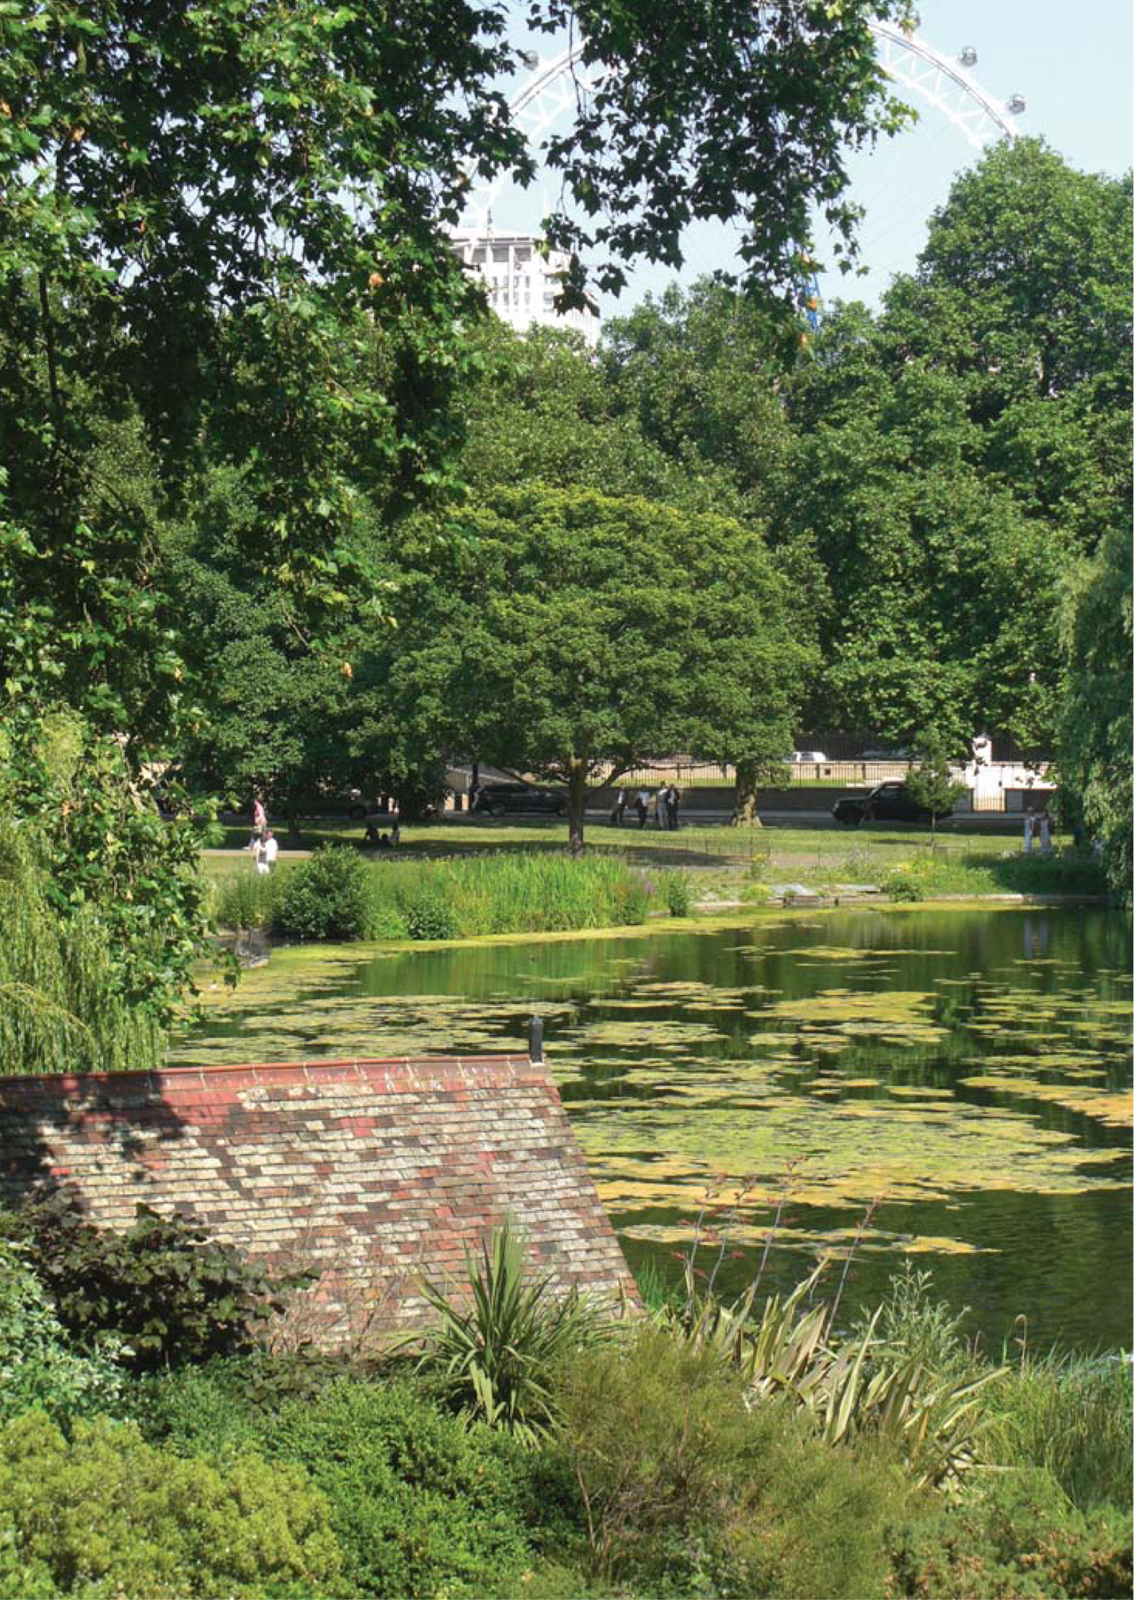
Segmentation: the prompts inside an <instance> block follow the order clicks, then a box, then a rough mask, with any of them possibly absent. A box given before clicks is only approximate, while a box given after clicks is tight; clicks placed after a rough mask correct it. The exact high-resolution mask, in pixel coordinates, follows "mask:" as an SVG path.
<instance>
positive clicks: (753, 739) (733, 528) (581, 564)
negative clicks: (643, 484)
mask: <svg viewBox="0 0 1134 1600" xmlns="http://www.w3.org/2000/svg"><path fill="white" fill-rule="evenodd" d="M460 523H461V529H462V534H463V539H462V542H461V543H460V545H459V546H457V547H455V548H454V551H453V553H452V557H451V568H450V571H449V573H448V575H447V577H446V580H445V582H444V584H443V586H442V589H441V591H440V592H439V593H438V597H437V602H436V607H435V610H434V611H433V612H432V613H430V614H427V615H424V616H423V614H422V611H421V610H420V609H419V611H418V619H417V623H416V630H415V639H416V641H418V642H416V644H414V643H411V642H410V641H409V640H405V641H404V642H403V646H402V649H401V651H400V656H401V664H400V667H399V672H400V673H401V674H403V675H404V676H403V677H402V680H401V682H402V687H401V688H400V689H394V688H392V689H391V694H392V695H393V696H394V699H395V703H396V702H397V701H398V700H400V699H401V698H403V697H404V696H406V695H407V694H408V698H409V699H410V701H412V702H414V703H416V705H417V706H418V708H419V711H420V708H421V707H422V706H423V705H424V704H426V703H429V704H430V705H432V706H433V707H434V708H435V710H436V715H437V717H438V718H439V722H440V728H441V730H442V737H444V733H445V731H446V730H447V732H448V738H449V741H450V746H451V747H452V743H453V741H459V745H460V746H462V747H464V748H466V749H475V750H477V751H479V752H480V753H481V755H482V756H483V758H484V759H489V760H493V761H496V762H500V763H504V764H506V765H510V766H513V767H517V768H520V769H521V770H524V771H528V772H531V773H533V774H535V775H537V776H539V777H542V778H545V779H552V780H556V781H559V782H562V783H564V784H565V785H566V787H567V792H568V807H569V817H570V837H571V843H572V847H573V848H575V849H578V848H581V846H582V842H583V814H584V807H585V802H586V796H587V789H588V785H590V784H591V783H592V782H593V781H594V780H595V779H596V778H601V779H605V781H608V782H613V781H616V780H617V778H618V777H619V775H620V774H622V773H624V772H626V771H628V770H630V769H631V768H632V767H634V766H636V765H638V764H639V763H640V762H641V761H642V760H643V759H648V758H650V757H656V756H658V755H659V754H664V753H678V752H679V753H681V754H682V755H684V756H687V757H691V758H692V759H694V760H701V761H723V762H741V761H746V760H758V761H762V762H770V761H772V760H774V759H775V758H776V757H779V756H782V754H783V752H784V750H785V749H787V748H789V747H790V743H791V735H792V728H793V723H794V718H795V714H796V710H797V707H798V704H799V700H800V696H801V694H802V691H803V686H804V680H805V678H806V675H807V673H808V671H809V670H810V669H811V668H812V666H813V664H814V656H813V652H812V650H811V649H810V648H809V645H808V643H807V640H806V634H805V633H804V632H803V631H801V629H800V627H799V619H798V617H797V615H796V613H795V611H794V608H793V605H792V603H791V597H790V595H789V594H788V592H787V588H786V585H785V584H784V582H783V579H782V578H781V577H780V576H779V574H778V573H777V572H776V570H775V567H774V566H773V564H772V562H771V561H770V559H769V558H768V555H767V552H766V551H765V549H764V546H763V542H762V540H761V539H760V537H759V535H758V534H756V533H754V532H753V531H751V530H750V529H747V528H745V527H743V526H741V525H740V524H739V523H737V522H734V521H731V520H730V519H728V518H724V517H719V516H713V515H708V514H696V513H690V512H684V511H679V510H676V509H674V508H672V507H669V506H665V505H660V504H658V503H656V502H650V501H646V500H642V499H637V498H631V497H624V498H618V499H615V498H613V497H611V496H607V495H601V494H598V493H596V492H594V491H593V490H580V489H575V490H560V489H551V488H547V487H545V486H543V485H540V484H528V485H525V486H523V487H521V488H516V489H500V490H497V491H496V492H495V493H493V494H491V495H488V496H486V497H485V499H484V501H483V502H482V503H480V504H478V505H476V506H473V507H471V508H470V509H469V510H467V511H466V512H464V513H463V514H462V516H461V518H460ZM402 560H403V562H404V563H405V564H406V566H407V568H409V569H410V570H411V571H412V568H413V565H414V560H415V557H414V553H413V552H412V551H411V550H409V549H406V550H404V551H403V552H402ZM417 560H419V561H420V560H421V556H420V555H419V556H418V557H417ZM426 564H427V566H432V562H431V560H430V558H429V557H428V554H426Z"/></svg>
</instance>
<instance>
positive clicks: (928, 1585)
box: [889, 1467, 1131, 1600]
mask: <svg viewBox="0 0 1134 1600" xmlns="http://www.w3.org/2000/svg"><path fill="white" fill-rule="evenodd" d="M889 1542H890V1547H891V1548H890V1561H891V1570H892V1581H891V1587H890V1591H889V1592H890V1593H891V1594H893V1595H899V1596H909V1597H910V1600H923V1597H926V1596H933V1597H937V1596H941V1597H945V1596H947V1597H948V1600H1031V1597H1033V1596H1035V1597H1039V1596H1043V1597H1047V1600H1120V1597H1122V1596H1126V1595H1129V1593H1130V1589H1131V1518H1130V1512H1129V1509H1128V1508H1126V1507H1123V1508H1121V1509H1120V1508H1119V1507H1117V1506H1105V1507H1100V1508H1097V1509H1096V1510H1094V1511H1091V1512H1082V1511H1079V1510H1077V1509H1076V1508H1075V1507H1074V1506H1072V1505H1071V1504H1070V1502H1069V1501H1068V1500H1067V1498H1066V1496H1065V1495H1064V1493H1063V1491H1062V1490H1061V1489H1060V1487H1059V1484H1058V1483H1057V1482H1056V1481H1055V1479H1054V1478H1053V1477H1052V1475H1051V1474H1050V1473H1048V1472H1046V1471H1044V1470H1043V1468H1037V1467H1023V1468H1019V1469H1015V1470H1012V1471H1009V1472H1006V1473H1003V1474H1000V1473H992V1474H990V1475H989V1476H988V1477H987V1478H985V1479H984V1480H983V1481H982V1483H981V1485H980V1487H979V1488H977V1489H975V1490H974V1491H973V1492H971V1493H970V1494H969V1495H967V1496H966V1498H965V1499H964V1500H963V1501H962V1502H961V1503H960V1504H959V1505H948V1504H941V1505H939V1506H938V1507H937V1508H936V1511H935V1513H931V1514H929V1515H926V1516H924V1517H923V1518H921V1519H919V1520H918V1521H916V1522H913V1523H910V1524H907V1525H906V1526H905V1527H903V1528H902V1529H901V1530H900V1531H896V1532H893V1533H892V1534H891V1535H890V1541H889Z"/></svg>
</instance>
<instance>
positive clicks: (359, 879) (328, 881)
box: [272, 845, 372, 941]
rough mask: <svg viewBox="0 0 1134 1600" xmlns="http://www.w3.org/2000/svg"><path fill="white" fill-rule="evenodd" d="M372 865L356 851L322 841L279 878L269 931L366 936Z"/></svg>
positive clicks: (310, 935)
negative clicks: (321, 845) (369, 865)
mask: <svg viewBox="0 0 1134 1600" xmlns="http://www.w3.org/2000/svg"><path fill="white" fill-rule="evenodd" d="M371 870H372V869H371V868H370V867H368V866H367V864H366V862H365V861H364V860H363V858H362V857H361V856H360V855H359V854H358V852H357V851H355V850H349V849H344V848H343V847H342V846H341V845H324V846H323V847H322V848H321V849H319V850H316V852H315V854H314V855H312V856H308V858H307V860H306V861H301V862H299V864H298V865H297V866H294V867H292V868H291V870H290V871H289V872H288V873H287V875H286V876H285V877H282V878H281V879H280V885H279V889H278V892H277V893H276V896H275V903H274V906H273V910H272V929H273V931H274V932H276V933H280V934H282V935H283V936H284V937H285V938H288V939H303V940H315V939H329V940H332V941H347V940H353V939H365V938H367V937H369V931H370V930H369V917H368V911H369V904H370V898H371V896H370V882H369V880H370V873H371Z"/></svg>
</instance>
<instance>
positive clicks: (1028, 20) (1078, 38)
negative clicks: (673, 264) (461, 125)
mask: <svg viewBox="0 0 1134 1600" xmlns="http://www.w3.org/2000/svg"><path fill="white" fill-rule="evenodd" d="M918 10H919V12H920V15H921V25H920V28H919V30H918V31H919V34H920V36H921V37H922V38H924V39H925V40H926V41H927V42H928V43H929V44H931V45H933V46H934V47H936V48H937V49H938V50H940V51H941V52H942V53H943V54H945V55H949V56H955V55H956V54H957V53H958V52H959V51H960V50H961V49H962V47H963V46H966V45H968V46H972V47H973V48H974V49H975V50H976V51H977V54H978V60H977V63H976V65H975V66H974V67H972V68H971V69H970V71H971V75H972V76H973V77H974V78H975V79H976V80H977V82H978V83H979V84H980V85H981V87H982V88H983V89H984V90H985V91H986V92H987V93H988V95H989V96H990V98H992V99H993V100H996V101H997V102H1003V101H1005V100H1007V98H1008V96H1009V95H1012V94H1020V95H1023V97H1024V99H1025V100H1026V102H1027V110H1026V111H1025V112H1024V113H1023V114H1022V115H1020V116H1018V117H1015V118H1013V119H1012V120H1013V124H1014V126H1016V127H1017V128H1018V129H1019V131H1020V133H1024V134H1040V135H1042V136H1043V137H1044V138H1045V139H1046V140H1047V141H1048V143H1049V144H1051V145H1053V146H1054V147H1055V148H1056V149H1057V150H1059V151H1060V153H1061V154H1062V155H1064V156H1065V157H1066V159H1067V160H1068V161H1070V162H1071V163H1072V165H1074V166H1076V167H1080V168H1083V169H1085V170H1087V171H1092V172H1096V171H1097V172H1108V173H1110V174H1112V175H1114V176H1117V175H1119V174H1121V173H1123V172H1125V171H1126V170H1127V168H1128V167H1130V165H1131V164H1132V155H1134V151H1132V117H1134V94H1132V76H1134V7H1131V5H1130V0H1081V3H1080V4H1079V5H1078V6H1075V7H1069V6H1067V5H1066V4H1065V3H1063V0H918ZM543 48H544V49H545V50H546V49H547V46H546V45H544V46H543ZM911 103H914V104H917V102H916V101H915V100H914V99H913V97H911ZM919 109H921V111H922V116H921V119H920V121H919V123H918V125H917V126H916V127H915V128H914V129H913V130H912V131H910V132H907V133H904V134H902V135H900V136H899V138H898V139H897V140H894V141H887V143H886V146H884V147H882V148H880V150H879V152H878V153H877V154H876V155H874V156H858V157H855V158H854V164H853V167H852V173H853V178H854V194H855V196H856V198H858V199H859V200H860V201H861V203H863V204H865V205H866V207H867V218H866V221H865V222H864V224H863V227H862V230H861V242H862V253H863V260H864V262H865V263H866V264H867V266H868V267H869V268H870V271H869V274H868V276H866V277H865V278H858V279H853V280H852V279H848V278H844V277H841V276H839V275H838V274H836V273H828V274H827V275H825V276H824V278H823V279H822V290H823V294H824V296H825V297H826V298H833V297H834V296H836V295H837V296H840V297H842V298H848V299H849V298H862V299H864V300H866V301H867V302H868V303H871V304H874V303H876V302H877V300H878V297H879V296H880V294H881V293H882V292H883V290H884V288H885V286H886V284H887V283H888V282H889V279H890V277H891V275H892V274H893V273H894V272H899V271H908V270H910V269H911V268H912V267H913V266H914V264H915V261H916V258H917V253H918V250H919V249H920V248H921V245H922V243H923V241H924V238H925V226H926V223H927V221H928V219H929V216H930V214H931V212H932V211H933V209H934V208H935V207H936V206H938V205H940V204H941V203H942V202H943V201H944V199H945V197H946V195H947V194H948V190H949V185H950V182H951V180H952V178H953V176H954V175H955V174H956V173H957V172H958V171H959V170H961V169H962V168H964V167H965V166H967V165H969V164H971V163H972V162H973V161H974V160H976V159H977V158H978V157H977V152H976V151H974V150H973V149H972V148H971V147H970V146H969V145H967V144H966V142H965V141H964V139H963V138H962V137H961V135H959V134H958V133H957V132H956V130H954V129H953V128H951V127H950V126H949V124H948V122H947V121H946V120H945V119H944V118H943V117H941V116H940V114H939V113H937V112H935V111H933V110H932V109H931V108H928V107H924V106H922V107H920V108H919ZM541 194H542V191H541V189H540V187H539V185H538V184H537V186H535V187H534V188H533V189H530V190H529V191H528V192H527V194H526V195H525V196H516V195H510V196H509V195H502V196H501V197H500V198H499V199H498V201H497V205H496V222H497V225H498V226H500V227H509V226H511V227H523V228H532V229H534V228H535V227H537V226H538V220H539V214H540V209H541V204H540V202H541ZM685 250H686V257H687V265H686V268H685V271H684V272H683V273H682V275H681V276H682V281H691V280H692V279H693V278H695V277H697V276H698V275H699V274H700V273H703V272H707V271H710V270H712V269H713V268H714V267H718V266H726V265H727V264H728V261H729V257H730V256H731V240H730V235H729V234H728V232H727V231H726V230H723V229H719V228H711V227H708V226H704V227H701V228H698V229H695V230H692V231H691V233H690V236H689V237H688V238H687V240H686V241H685ZM671 279H672V273H670V272H668V271H665V270H662V269H657V268H651V267H649V266H643V267H640V268H638V269H637V270H636V271H635V272H634V274H633V278H632V281H631V286H630V288H629V289H628V290H627V291H625V292H624V293H623V295H622V297H621V298H620V299H619V300H618V301H614V300H612V299H611V298H609V297H607V298H605V299H604V301H603V303H602V311H603V314H604V316H617V315H619V314H620V313H623V312H625V311H626V310H629V309H630V307H631V306H632V305H634V304H635V303H636V302H637V301H638V300H640V299H641V298H642V297H643V296H644V295H645V294H646V293H647V292H655V293H656V292H658V291H659V290H660V289H662V288H664V287H665V285H666V283H667V282H669V281H671Z"/></svg>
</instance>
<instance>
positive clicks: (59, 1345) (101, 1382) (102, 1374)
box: [0, 1237, 124, 1422]
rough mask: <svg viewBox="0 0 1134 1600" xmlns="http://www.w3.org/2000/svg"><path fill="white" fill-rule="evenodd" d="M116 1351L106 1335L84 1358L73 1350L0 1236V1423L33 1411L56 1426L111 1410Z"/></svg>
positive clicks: (118, 1371) (117, 1372)
mask: <svg viewBox="0 0 1134 1600" xmlns="http://www.w3.org/2000/svg"><path fill="white" fill-rule="evenodd" d="M119 1353H120V1347H119V1345H118V1344H117V1343H116V1342H115V1341H114V1339H113V1338H112V1337H111V1336H110V1335H106V1334H104V1335H102V1336H101V1337H100V1338H98V1339H97V1340H96V1341H95V1345H94V1349H93V1350H92V1351H91V1352H90V1353H89V1354H86V1353H83V1352H81V1351H78V1350H76V1349H75V1348H74V1347H73V1345H72V1343H71V1340H70V1339H69V1338H68V1336H67V1333H66V1331H65V1330H64V1328H63V1325H62V1323H61V1322H60V1321H59V1318H58V1317H57V1316H56V1315H55V1310H54V1307H53V1306H52V1304H51V1300H50V1298H49V1296H48V1294H47V1291H46V1290H45V1289H44V1287H43V1285H42V1284H41V1283H40V1281H39V1279H38V1278H37V1277H36V1276H35V1274H34V1273H33V1272H32V1270H31V1268H30V1267H29V1266H28V1265H27V1262H26V1260H25V1259H24V1256H23V1254H22V1252H21V1251H20V1250H19V1249H18V1248H17V1247H16V1245H15V1244H13V1242H12V1241H11V1240H10V1239H5V1238H2V1237H0V1422H5V1421H7V1420H9V1419H10V1418H12V1417H16V1416H19V1415H20V1414H21V1413H22V1412H24V1411H30V1410H32V1409H34V1408H36V1407H38V1408H40V1409H41V1410H43V1411H45V1412H47V1413H48V1415H50V1416H51V1417H53V1418H54V1419H55V1420H56V1421H58V1422H62V1421H64V1420H70V1419H72V1418H74V1417H81V1416H88V1415H91V1414H92V1413H94V1412H97V1411H106V1410H109V1409H111V1408H112V1407H113V1406H115V1405H116V1404H117V1403H118V1401H119V1399H120V1397H121V1394H122V1389H123V1381H124V1374H123V1371H122V1368H121V1367H120V1366H119V1364H118V1361H117V1359H116V1358H117V1357H118V1355H119Z"/></svg>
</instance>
